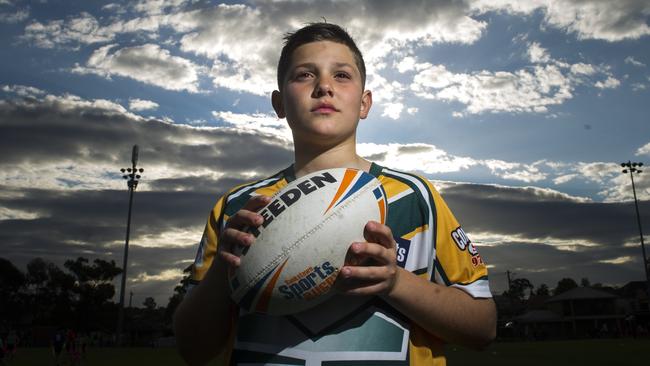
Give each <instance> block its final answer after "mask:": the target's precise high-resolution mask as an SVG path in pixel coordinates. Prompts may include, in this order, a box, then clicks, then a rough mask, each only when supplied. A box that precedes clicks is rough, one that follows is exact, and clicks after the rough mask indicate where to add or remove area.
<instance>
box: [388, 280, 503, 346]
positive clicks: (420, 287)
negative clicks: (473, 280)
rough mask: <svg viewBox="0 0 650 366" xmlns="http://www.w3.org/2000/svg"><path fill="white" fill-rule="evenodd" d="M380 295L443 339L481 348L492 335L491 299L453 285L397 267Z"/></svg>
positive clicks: (494, 312)
mask: <svg viewBox="0 0 650 366" xmlns="http://www.w3.org/2000/svg"><path fill="white" fill-rule="evenodd" d="M383 298H384V299H385V300H386V301H387V302H388V303H390V304H391V305H392V306H393V307H395V308H396V309H397V310H399V311H400V312H402V313H403V314H404V315H406V316H408V317H409V318H410V319H411V320H413V321H415V322H416V323H417V324H418V325H419V326H421V327H422V328H424V329H425V330H427V331H428V332H429V333H431V334H433V335H435V336H437V337H439V338H441V339H443V340H445V341H447V342H452V343H456V344H460V345H464V346H468V347H472V348H482V347H484V346H486V345H487V344H489V343H490V342H491V341H492V340H493V339H494V338H495V337H496V307H495V305H494V301H493V300H492V299H474V298H472V297H471V296H469V295H468V294H467V293H465V292H463V291H462V290H460V289H457V288H454V287H446V286H442V285H439V284H436V283H432V282H430V281H427V280H426V279H424V278H421V277H418V276H416V275H414V274H413V273H411V272H409V271H406V270H404V269H403V268H400V269H399V270H398V277H397V282H396V284H395V286H394V287H393V289H392V291H391V292H390V293H388V294H386V295H383Z"/></svg>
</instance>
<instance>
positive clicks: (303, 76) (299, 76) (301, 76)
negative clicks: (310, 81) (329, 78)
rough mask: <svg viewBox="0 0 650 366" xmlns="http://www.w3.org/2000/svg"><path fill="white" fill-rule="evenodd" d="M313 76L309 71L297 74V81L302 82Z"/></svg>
mask: <svg viewBox="0 0 650 366" xmlns="http://www.w3.org/2000/svg"><path fill="white" fill-rule="evenodd" d="M310 76H311V73H310V72H307V71H300V72H297V73H296V79H298V80H301V79H307V78H309V77H310Z"/></svg>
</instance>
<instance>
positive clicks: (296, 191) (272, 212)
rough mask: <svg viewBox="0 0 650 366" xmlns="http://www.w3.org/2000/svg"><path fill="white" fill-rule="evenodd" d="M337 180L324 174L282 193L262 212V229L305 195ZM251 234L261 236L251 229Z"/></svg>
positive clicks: (328, 174)
mask: <svg viewBox="0 0 650 366" xmlns="http://www.w3.org/2000/svg"><path fill="white" fill-rule="evenodd" d="M336 182H337V180H336V178H335V177H334V176H332V175H331V174H330V173H328V172H324V173H323V174H321V175H316V176H313V177H311V178H309V179H305V180H303V181H302V182H300V183H298V184H296V187H297V188H291V189H289V190H288V191H286V192H284V193H282V194H281V195H280V196H279V197H278V198H276V199H274V200H273V201H271V203H269V204H268V205H267V206H266V207H265V208H264V209H262V211H260V215H262V217H263V218H264V222H263V223H262V227H264V228H265V227H267V226H269V224H270V223H271V222H272V221H273V219H275V218H276V217H278V216H280V215H281V214H282V213H283V212H284V210H286V209H287V208H288V207H291V205H293V204H294V203H296V202H298V200H300V198H301V197H303V195H308V194H310V193H313V192H315V191H317V190H318V189H320V188H323V187H325V185H326V184H332V183H336ZM250 232H251V233H252V234H253V235H254V236H255V237H257V236H259V235H260V231H259V230H258V229H255V228H253V229H250Z"/></svg>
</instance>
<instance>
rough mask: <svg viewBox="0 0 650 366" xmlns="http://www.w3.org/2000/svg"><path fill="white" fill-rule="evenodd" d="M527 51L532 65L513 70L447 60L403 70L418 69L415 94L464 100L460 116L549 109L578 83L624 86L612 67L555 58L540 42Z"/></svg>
mask: <svg viewBox="0 0 650 366" xmlns="http://www.w3.org/2000/svg"><path fill="white" fill-rule="evenodd" d="M526 54H527V57H528V59H529V60H530V61H531V62H533V65H532V66H529V67H526V68H522V69H519V70H513V71H488V70H481V71H473V72H470V73H454V72H452V71H450V70H448V69H447V66H445V65H433V64H430V63H427V62H425V63H412V61H408V63H407V64H406V66H404V67H403V68H402V70H404V71H408V70H417V72H416V73H415V75H414V76H413V82H412V83H411V85H410V90H411V91H412V92H413V93H414V94H415V95H416V96H418V97H421V98H424V99H432V100H440V101H444V102H457V103H460V104H463V105H465V111H464V112H459V111H455V112H453V116H454V117H456V118H460V117H463V116H464V115H466V114H481V113H486V112H492V113H547V112H548V111H549V108H550V107H552V106H554V105H560V104H562V103H564V102H566V101H567V100H569V99H571V98H573V95H574V91H575V89H576V88H577V87H578V86H581V85H588V84H590V83H593V85H594V86H595V87H596V88H599V89H611V88H616V87H618V86H619V85H620V81H619V80H618V79H616V78H615V77H614V76H613V75H612V74H611V72H610V71H609V67H607V66H594V65H591V64H585V63H582V62H580V63H575V64H569V63H566V62H563V61H560V60H556V59H554V58H552V57H551V55H550V54H549V52H548V51H547V50H546V49H545V48H543V47H542V46H541V45H540V44H539V43H537V42H530V43H528V49H527V51H526ZM603 78H604V79H603Z"/></svg>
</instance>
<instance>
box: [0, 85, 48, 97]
mask: <svg viewBox="0 0 650 366" xmlns="http://www.w3.org/2000/svg"><path fill="white" fill-rule="evenodd" d="M2 91H3V92H5V93H12V94H16V95H18V96H21V97H34V96H38V95H43V94H45V91H43V90H41V89H38V88H34V87H33V86H25V85H3V86H2Z"/></svg>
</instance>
